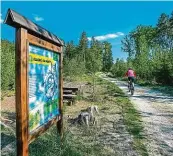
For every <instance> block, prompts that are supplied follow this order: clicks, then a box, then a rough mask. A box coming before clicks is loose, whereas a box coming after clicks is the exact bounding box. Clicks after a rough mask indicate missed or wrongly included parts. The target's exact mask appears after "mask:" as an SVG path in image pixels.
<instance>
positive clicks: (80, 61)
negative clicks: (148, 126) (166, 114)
mask: <svg viewBox="0 0 173 156" xmlns="http://www.w3.org/2000/svg"><path fill="white" fill-rule="evenodd" d="M121 42H122V52H126V53H128V58H127V60H126V61H124V60H123V59H119V58H117V59H116V60H115V63H113V62H114V61H113V56H112V53H113V52H112V45H111V43H109V42H107V41H103V42H100V41H98V40H96V39H95V38H94V36H93V37H92V39H91V41H89V40H88V38H87V34H86V32H82V33H81V36H80V39H79V43H78V44H76V45H75V44H74V41H73V40H72V41H69V42H66V43H65V47H64V53H63V64H64V65H63V74H64V77H75V76H82V75H83V74H95V73H96V72H111V73H112V75H113V77H116V78H118V77H123V76H124V73H125V72H126V70H127V69H128V68H129V67H131V68H133V69H134V70H135V71H136V73H137V79H138V80H143V81H147V82H149V83H159V84H164V85H173V12H172V14H170V15H166V14H164V13H163V14H161V15H160V17H159V19H158V22H157V24H156V26H144V25H139V26H137V27H136V28H135V29H134V30H132V31H131V32H129V34H127V35H126V36H125V37H124V39H123V40H122V41H121ZM114 53H116V52H114ZM14 86H15V46H14V43H13V42H10V41H8V40H4V39H1V89H2V90H13V89H14Z"/></svg>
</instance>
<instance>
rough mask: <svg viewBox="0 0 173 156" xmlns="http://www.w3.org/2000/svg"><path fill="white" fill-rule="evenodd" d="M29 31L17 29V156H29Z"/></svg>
mask: <svg viewBox="0 0 173 156" xmlns="http://www.w3.org/2000/svg"><path fill="white" fill-rule="evenodd" d="M27 48H28V47H27V30H26V29H24V28H19V29H16V52H15V54H16V55H15V57H16V62H15V66H16V77H15V78H16V136H17V156H28V113H27V112H28V105H27V104H28V97H27V95H28V93H27V87H28V86H27V80H28V79H27Z"/></svg>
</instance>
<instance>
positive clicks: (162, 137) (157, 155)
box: [104, 78, 173, 156]
mask: <svg viewBox="0 0 173 156" xmlns="http://www.w3.org/2000/svg"><path fill="white" fill-rule="evenodd" d="M104 79H107V80H109V81H111V82H114V83H115V84H117V85H118V86H119V88H121V89H122V90H123V91H124V93H125V94H126V95H128V96H129V98H130V100H131V101H132V103H133V104H134V106H135V108H136V109H137V110H138V111H139V113H140V114H141V117H142V120H143V125H144V133H145V135H146V137H147V142H146V147H147V150H148V153H149V155H151V156H173V97H171V96H168V95H165V94H163V93H161V92H159V91H155V90H152V89H149V88H146V87H141V86H139V85H135V93H134V95H133V96H131V95H130V93H129V92H128V89H127V83H126V82H122V81H117V80H115V79H113V78H104Z"/></svg>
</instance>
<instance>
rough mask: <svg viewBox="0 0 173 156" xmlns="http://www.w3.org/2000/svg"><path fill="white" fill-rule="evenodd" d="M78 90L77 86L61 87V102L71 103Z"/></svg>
mask: <svg viewBox="0 0 173 156" xmlns="http://www.w3.org/2000/svg"><path fill="white" fill-rule="evenodd" d="M78 91H79V89H78V88H77V87H63V103H70V105H72V104H73V103H74V102H75V97H76V96H77V93H78Z"/></svg>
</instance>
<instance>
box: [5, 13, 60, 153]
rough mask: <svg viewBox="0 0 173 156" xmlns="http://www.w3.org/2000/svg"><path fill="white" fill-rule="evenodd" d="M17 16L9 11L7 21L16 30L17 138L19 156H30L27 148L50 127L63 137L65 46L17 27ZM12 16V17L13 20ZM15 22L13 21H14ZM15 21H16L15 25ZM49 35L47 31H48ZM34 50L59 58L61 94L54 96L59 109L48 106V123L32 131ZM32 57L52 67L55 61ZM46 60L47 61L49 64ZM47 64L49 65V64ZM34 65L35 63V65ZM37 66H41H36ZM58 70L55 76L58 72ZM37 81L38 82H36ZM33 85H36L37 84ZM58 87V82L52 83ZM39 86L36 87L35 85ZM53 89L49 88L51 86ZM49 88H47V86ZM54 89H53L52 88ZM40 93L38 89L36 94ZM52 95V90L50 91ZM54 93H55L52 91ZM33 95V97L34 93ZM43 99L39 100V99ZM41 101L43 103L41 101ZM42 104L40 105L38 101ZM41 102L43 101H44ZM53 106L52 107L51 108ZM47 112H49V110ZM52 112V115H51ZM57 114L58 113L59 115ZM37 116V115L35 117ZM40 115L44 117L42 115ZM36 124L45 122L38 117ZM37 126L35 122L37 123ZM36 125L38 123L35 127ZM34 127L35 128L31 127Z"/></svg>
mask: <svg viewBox="0 0 173 156" xmlns="http://www.w3.org/2000/svg"><path fill="white" fill-rule="evenodd" d="M12 13H15V12H12V11H11V10H9V11H8V14H7V17H6V20H5V22H6V23H7V24H9V25H11V26H14V27H15V28H16V43H15V44H16V50H15V56H16V57H15V61H16V62H15V67H16V76H15V78H16V89H15V90H16V137H17V155H18V156H27V155H28V146H29V144H30V143H31V142H32V141H33V140H34V139H36V138H37V137H38V136H39V135H41V134H42V133H43V132H45V131H46V130H47V129H48V128H49V127H50V126H51V125H53V124H57V129H58V132H59V133H60V135H61V136H62V130H63V128H62V127H63V125H62V123H63V122H62V115H63V114H62V105H63V89H62V88H63V78H62V59H63V57H62V48H63V45H62V44H56V43H55V42H52V41H51V40H50V39H49V38H48V37H45V36H44V35H43V36H42V35H39V34H38V33H35V32H34V31H31V30H30V29H28V28H26V27H22V26H21V24H20V25H19V26H18V25H17V24H16V21H17V20H16V21H15V18H14V15H15V14H12ZM12 15H13V16H12ZM13 18H14V19H13ZM12 19H13V21H12ZM13 23H14V24H13ZM45 31H46V30H45ZM30 45H31V46H35V47H36V48H38V49H39V48H41V49H42V50H47V51H48V52H47V53H53V56H54V55H56V54H57V55H58V58H59V59H57V62H58V65H57V69H58V70H57V71H59V73H58V77H56V78H57V81H58V82H57V83H56V84H57V86H56V89H57V90H58V89H59V90H58V92H53V93H54V95H56V94H57V96H56V97H58V99H56V100H57V101H56V102H57V103H56V105H57V107H56V106H55V105H54V106H53V104H54V102H53V103H49V106H50V107H48V111H49V113H47V112H46V113H47V115H48V117H47V119H46V120H45V121H44V122H43V121H42V124H40V125H38V124H37V125H34V126H35V128H32V130H31V127H30V123H29V122H30V120H31V119H30V118H31V117H30V116H29V113H30V106H29V104H30V103H29V99H30V97H29V96H30V93H29V92H30V91H29V90H31V89H30V88H29V86H30V84H29V73H30V71H29V70H30V69H29V67H30V66H31V65H30V56H29V55H30V51H29V47H30ZM32 56H34V57H35V60H34V61H38V57H40V58H42V61H43V62H42V63H46V64H49V63H50V62H51V67H52V61H54V60H52V59H50V58H48V57H47V58H46V57H45V56H40V55H37V54H32ZM46 59H47V60H46ZM46 61H47V62H46ZM32 63H33V62H32ZM35 63H36V64H38V62H35ZM33 68H36V65H35V66H33ZM57 71H56V70H55V74H56V72H57ZM36 81H37V79H36ZM36 81H33V82H36ZM53 84H55V82H54V83H53ZM35 85H36V84H35ZM49 86H50V85H49ZM45 87H46V86H45ZM51 89H52V88H51ZM36 90H38V89H35V92H36ZM48 91H49V90H48ZM51 91H52V90H51ZM35 92H34V93H35ZM47 96H53V95H51V92H48V95H47ZM39 98H40V97H39ZM41 100H42V99H41ZM39 102H40V101H39ZM41 102H42V101H41ZM51 105H52V106H51ZM44 109H45V107H44V106H43V108H42V111H43V112H42V113H43V116H44V113H45V110H44ZM46 109H47V108H46ZM51 111H52V112H51ZM53 111H54V116H52V118H50V117H49V115H50V114H51V115H52V114H53ZM57 111H59V112H58V113H57ZM38 112H39V113H40V110H39V111H37V113H38ZM33 114H34V113H33ZM40 114H41V113H40ZM34 119H35V120H36V119H38V120H39V121H41V120H42V118H41V115H40V116H39V115H38V116H36V118H34ZM34 122H35V121H34ZM34 124H35V123H34ZM32 126H33V124H32Z"/></svg>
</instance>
